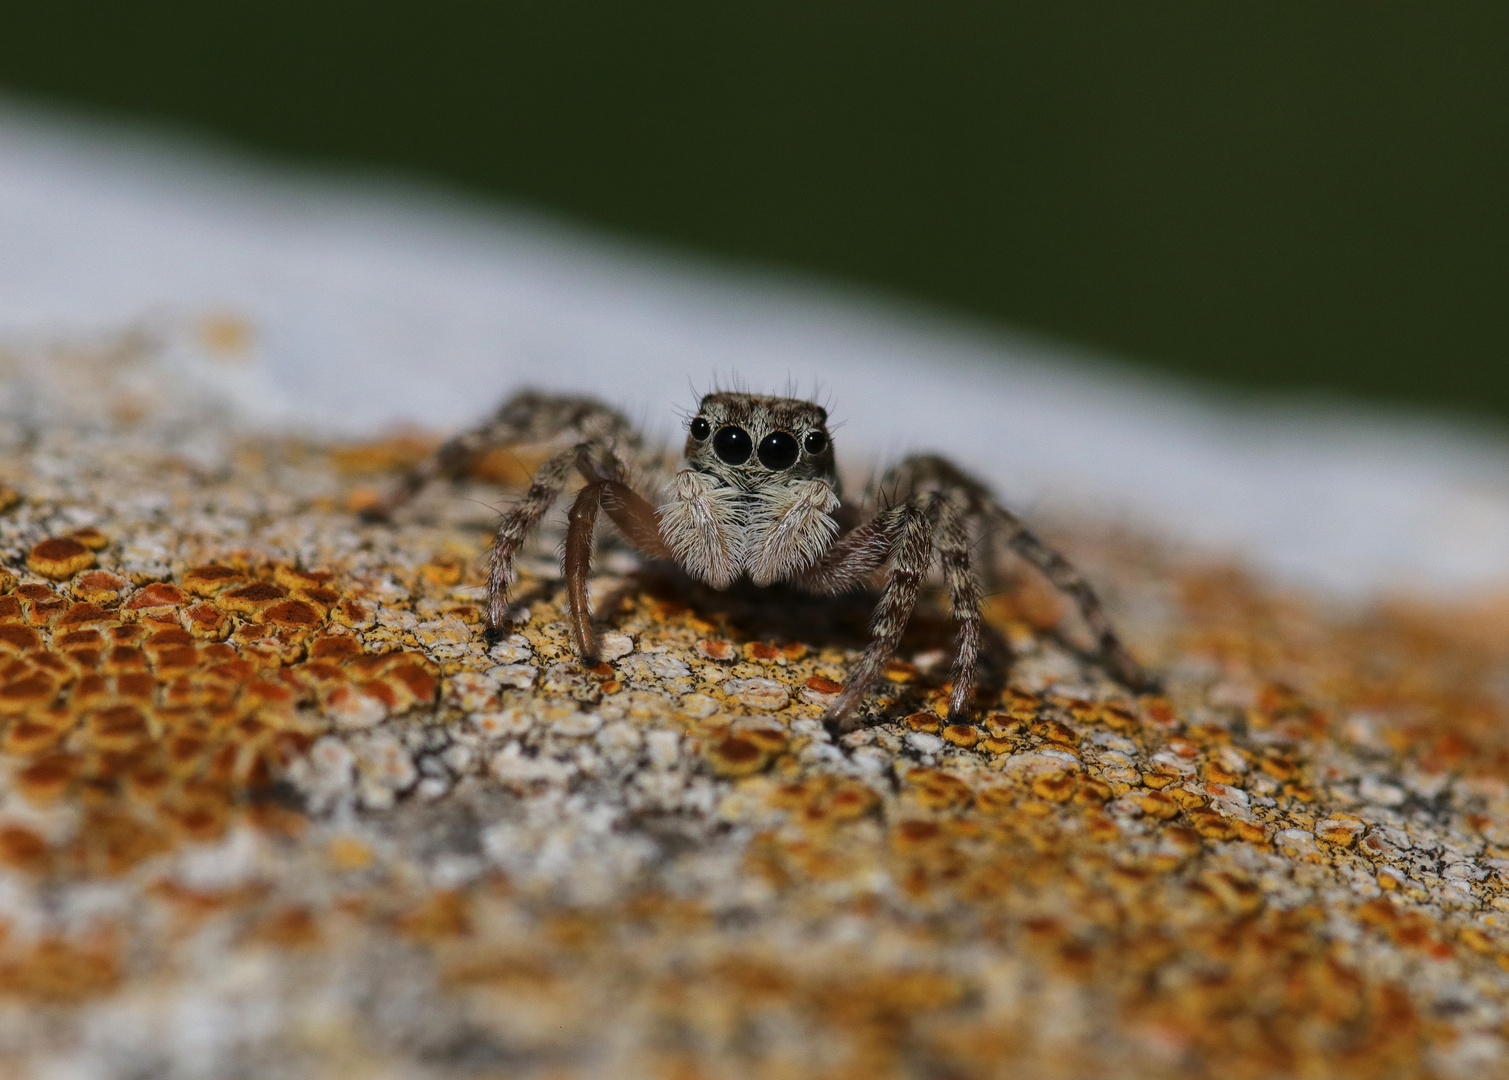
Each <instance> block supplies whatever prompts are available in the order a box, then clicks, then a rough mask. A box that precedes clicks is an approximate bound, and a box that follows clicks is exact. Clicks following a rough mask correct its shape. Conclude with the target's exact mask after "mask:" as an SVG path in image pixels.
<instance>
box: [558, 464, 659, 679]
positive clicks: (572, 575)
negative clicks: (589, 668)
mask: <svg viewBox="0 0 1509 1080" xmlns="http://www.w3.org/2000/svg"><path fill="white" fill-rule="evenodd" d="M617 465H618V463H617V462H616V461H614V462H612V464H611V466H610V469H609V470H601V471H613V472H615V473H616V471H617ZM576 467H577V468H578V469H579V470H580V471H581V472H582V473H583V474H585V475H587V476H592V475H594V474H600V470H599V469H598V468H597V466H596V464H595V463H594V462H592V461H590V460H589V458H588V455H587V454H586V453H584V452H582V451H581V449H580V448H579V449H578V459H577V461H576ZM599 508H602V509H604V510H607V511H608V517H609V518H611V519H612V521H613V523H614V524H615V525H617V526H618V528H619V531H620V532H622V533H623V534H624V538H625V539H627V540H628V541H629V543H631V544H633V545H634V546H635V547H636V548H638V549H639V550H640V551H642V552H644V553H645V554H646V555H649V556H651V557H652V558H659V559H668V558H670V557H671V551H670V549H669V548H668V547H666V545H665V541H663V540H662V539H661V538H660V533H659V531H658V529H657V526H656V518H655V508H654V507H653V506H651V505H650V504H649V503H648V502H646V501H645V499H644V498H643V496H641V495H640V494H639V493H638V492H637V491H635V490H634V489H633V488H631V487H629V486H628V485H627V484H625V483H624V482H623V481H622V480H618V479H599V480H593V481H592V482H591V483H589V484H588V485H587V486H586V487H584V488H582V490H581V491H580V492H578V493H577V496H576V501H575V502H573V503H572V504H571V512H570V513H569V514H568V515H567V519H566V520H567V525H566V549H565V553H564V554H563V556H562V558H561V566H562V569H563V570H564V571H565V575H566V600H567V603H568V605H569V606H570V610H571V645H572V647H573V648H574V649H575V650H576V655H577V656H578V657H579V658H580V659H581V661H582V662H583V663H585V664H595V663H597V659H598V652H597V633H596V631H594V630H593V628H592V607H591V605H590V604H589V603H588V600H587V579H588V578H589V577H591V575H592V553H593V549H594V545H593V535H594V533H595V532H596V529H597V512H598V509H599Z"/></svg>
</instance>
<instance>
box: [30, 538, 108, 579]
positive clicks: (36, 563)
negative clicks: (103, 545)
mask: <svg viewBox="0 0 1509 1080" xmlns="http://www.w3.org/2000/svg"><path fill="white" fill-rule="evenodd" d="M26 565H27V567H28V568H29V569H30V570H31V571H32V572H33V573H37V574H41V575H42V576H43V577H45V578H51V579H52V580H53V581H67V580H68V579H69V578H71V577H73V575H75V574H77V573H78V572H79V571H81V570H87V569H89V568H90V567H91V566H93V565H94V552H92V551H90V550H89V548H87V547H85V546H84V545H83V544H82V543H80V542H79V541H78V540H75V539H74V538H73V537H71V536H53V537H49V538H48V539H46V540H43V541H42V542H41V543H39V544H37V545H35V546H34V547H33V548H32V549H31V551H30V552H28V553H27V555H26Z"/></svg>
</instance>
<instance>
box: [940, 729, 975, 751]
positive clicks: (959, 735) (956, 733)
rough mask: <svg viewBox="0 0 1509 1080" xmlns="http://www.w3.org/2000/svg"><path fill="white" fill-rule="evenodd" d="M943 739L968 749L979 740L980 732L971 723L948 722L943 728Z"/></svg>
mask: <svg viewBox="0 0 1509 1080" xmlns="http://www.w3.org/2000/svg"><path fill="white" fill-rule="evenodd" d="M943 741H944V742H947V743H952V744H953V745H954V746H957V747H960V748H962V749H965V750H968V749H969V748H970V747H972V746H974V745H975V743H977V742H979V741H980V732H979V730H978V729H976V728H975V727H974V725H972V724H949V725H948V726H947V727H945V728H944V729H943Z"/></svg>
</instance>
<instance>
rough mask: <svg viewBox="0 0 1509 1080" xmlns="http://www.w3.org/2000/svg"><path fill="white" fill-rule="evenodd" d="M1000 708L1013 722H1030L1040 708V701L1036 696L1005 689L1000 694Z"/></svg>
mask: <svg viewBox="0 0 1509 1080" xmlns="http://www.w3.org/2000/svg"><path fill="white" fill-rule="evenodd" d="M1001 707H1002V709H1003V710H1004V711H1005V713H1006V715H1007V716H1008V717H1010V718H1012V719H1014V720H1031V719H1032V718H1033V717H1035V716H1036V715H1037V713H1038V710H1039V709H1040V708H1041V707H1042V701H1041V700H1040V699H1039V698H1038V697H1037V695H1036V694H1028V693H1026V692H1024V691H1021V690H1015V689H1007V690H1004V691H1002V692H1001Z"/></svg>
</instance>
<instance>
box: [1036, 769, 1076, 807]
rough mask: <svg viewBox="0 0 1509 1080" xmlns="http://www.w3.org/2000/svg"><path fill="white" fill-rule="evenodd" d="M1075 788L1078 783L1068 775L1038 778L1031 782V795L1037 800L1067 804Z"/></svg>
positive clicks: (1061, 774) (1060, 774)
mask: <svg viewBox="0 0 1509 1080" xmlns="http://www.w3.org/2000/svg"><path fill="white" fill-rule="evenodd" d="M1077 786H1078V781H1077V780H1076V778H1075V777H1074V776H1073V775H1071V774H1069V773H1059V774H1057V775H1056V776H1039V777H1038V778H1037V779H1035V780H1033V781H1032V793H1033V794H1034V795H1036V796H1037V797H1038V798H1039V799H1046V800H1048V801H1049V802H1055V803H1061V802H1068V801H1069V799H1070V797H1071V796H1073V794H1074V791H1075V788H1076V787H1077Z"/></svg>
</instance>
